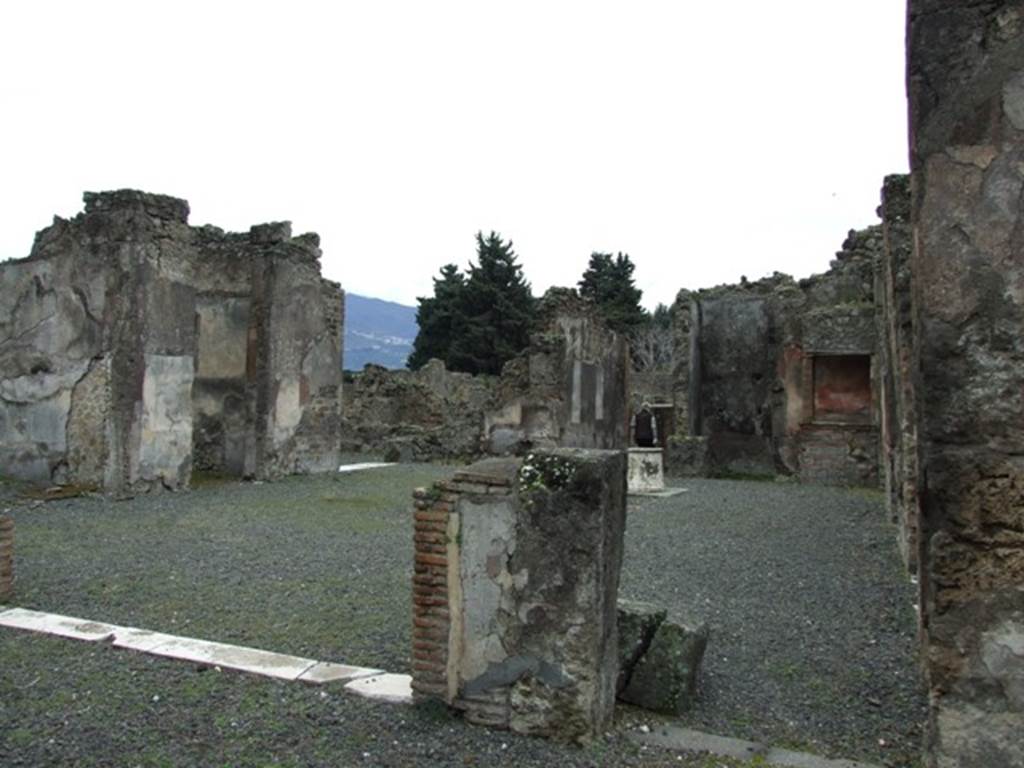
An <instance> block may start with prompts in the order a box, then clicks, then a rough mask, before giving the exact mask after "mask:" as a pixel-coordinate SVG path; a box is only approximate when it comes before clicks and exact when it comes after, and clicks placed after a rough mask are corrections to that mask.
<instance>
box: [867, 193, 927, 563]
mask: <svg viewBox="0 0 1024 768" xmlns="http://www.w3.org/2000/svg"><path fill="white" fill-rule="evenodd" d="M880 213H881V215H882V228H883V233H884V236H885V248H884V250H883V253H882V258H880V259H879V260H878V263H877V273H876V281H875V296H876V303H877V305H878V311H877V321H878V337H879V345H878V355H879V361H880V362H879V369H880V371H881V374H880V394H881V402H880V410H881V417H882V418H881V431H882V467H883V472H884V477H885V489H886V501H887V504H888V507H889V511H890V513H891V515H892V519H893V520H894V521H895V522H896V524H897V526H898V529H899V545H900V553H901V554H902V556H903V560H904V562H905V563H906V564H907V567H908V569H909V570H911V571H914V570H916V568H917V520H918V517H919V511H918V506H917V480H918V478H917V418H916V409H915V405H914V391H913V386H912V365H913V318H912V312H911V295H910V252H911V232H910V177H909V176H902V175H901V176H888V177H886V179H885V184H884V186H883V188H882V206H881V208H880Z"/></svg>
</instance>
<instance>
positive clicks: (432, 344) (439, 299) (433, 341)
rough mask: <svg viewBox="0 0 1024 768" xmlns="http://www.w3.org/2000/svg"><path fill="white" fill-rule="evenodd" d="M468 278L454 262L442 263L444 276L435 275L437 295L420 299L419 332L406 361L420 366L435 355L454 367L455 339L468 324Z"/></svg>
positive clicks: (410, 364)
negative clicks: (465, 300) (465, 302)
mask: <svg viewBox="0 0 1024 768" xmlns="http://www.w3.org/2000/svg"><path fill="white" fill-rule="evenodd" d="M465 289H466V278H465V276H464V275H463V274H462V273H461V272H460V271H459V268H458V267H456V266H455V265H454V264H445V265H444V266H443V267H441V277H440V278H437V277H435V278H434V295H433V297H422V296H421V297H420V298H418V299H417V301H418V302H419V307H418V308H417V310H416V323H417V324H418V325H419V333H417V334H416V340H415V341H414V342H413V345H412V352H411V353H410V354H409V360H408V362H407V363H406V365H407V366H408V367H409V368H411V369H413V370H416V369H418V368H422V367H423V366H424V365H425V364H426V363H427V361H429V360H430V359H431V358H432V357H436V358H437V359H439V360H443V361H444V363H445V365H446V366H448V367H451V359H450V357H451V348H452V341H453V340H454V338H455V335H456V334H457V333H460V332H461V330H462V328H463V327H464V326H465V322H464V319H463V317H462V314H461V312H462V305H463V295H462V294H463V292H464V291H465Z"/></svg>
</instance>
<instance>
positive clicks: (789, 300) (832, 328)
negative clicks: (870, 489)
mask: <svg viewBox="0 0 1024 768" xmlns="http://www.w3.org/2000/svg"><path fill="white" fill-rule="evenodd" d="M881 249H882V233H881V228H880V227H870V228H868V229H866V230H863V231H861V232H851V233H850V235H849V237H848V238H847V241H846V242H845V243H844V244H843V249H842V250H841V251H840V252H839V253H837V254H836V259H835V260H834V261H833V262H832V264H831V268H830V269H829V271H828V272H827V273H825V274H823V275H816V276H813V277H810V278H807V279H804V280H801V281H799V282H796V281H794V280H793V279H792V278H790V277H789V276H787V275H782V274H778V273H776V274H775V275H773V276H772V277H770V278H766V279H764V280H760V281H757V282H754V283H748V282H744V283H741V284H740V285H734V286H721V287H718V288H712V289H707V290H702V291H697V292H689V291H683V292H680V294H679V296H678V297H677V300H676V304H675V306H674V308H673V310H674V318H675V320H674V322H675V326H674V329H673V338H674V346H675V353H676V354H675V359H676V365H675V370H674V374H673V376H674V380H675V381H674V385H673V394H674V398H675V407H676V420H675V423H676V434H675V435H674V436H673V437H672V438H671V439H670V441H669V446H668V452H667V468H668V471H669V472H670V473H673V474H706V473H708V474H732V473H741V474H759V475H760V474H776V473H783V474H795V475H797V476H798V477H800V478H801V479H802V480H805V481H807V482H822V483H837V484H844V485H846V484H856V485H863V484H867V485H873V484H875V483H877V482H878V450H879V449H878V429H877V419H876V406H877V404H876V403H875V402H874V400H873V397H874V395H873V393H874V392H875V390H876V389H877V383H876V382H875V380H876V379H877V376H878V368H877V367H876V365H875V363H874V359H873V357H874V354H875V348H876V329H875V307H874V285H873V283H874V273H873V269H874V263H875V260H876V259H877V258H878V255H879V253H880V251H881Z"/></svg>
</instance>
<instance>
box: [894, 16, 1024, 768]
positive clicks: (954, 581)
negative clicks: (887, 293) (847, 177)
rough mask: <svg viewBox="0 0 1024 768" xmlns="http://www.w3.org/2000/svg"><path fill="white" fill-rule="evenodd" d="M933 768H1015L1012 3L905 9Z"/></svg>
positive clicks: (1017, 419) (1015, 45)
mask: <svg viewBox="0 0 1024 768" xmlns="http://www.w3.org/2000/svg"><path fill="white" fill-rule="evenodd" d="M909 9H910V12H909V22H910V29H909V34H908V45H909V64H908V84H909V87H908V91H909V96H910V129H911V130H910V133H911V169H912V174H913V177H912V178H913V181H912V210H911V222H912V226H913V242H914V250H913V256H912V275H913V278H912V279H913V289H912V290H913V299H914V309H913V311H914V317H913V321H914V324H913V328H914V345H915V348H914V354H915V355H916V356H917V365H916V366H915V371H914V378H915V380H914V384H915V390H916V404H917V410H918V420H919V429H918V452H919V459H920V465H919V470H918V482H919V486H920V506H921V530H920V543H921V547H920V563H919V572H920V584H921V609H922V614H921V621H922V630H923V637H924V660H925V669H926V672H927V678H928V683H929V686H930V691H931V696H930V702H931V716H930V726H929V750H928V759H929V765H932V766H943V767H944V766H964V767H966V766H970V767H974V766H978V767H979V768H980V766H995V765H1001V766H1002V765H1005V766H1010V765H1024V739H1022V738H1021V734H1022V733H1024V682H1022V681H1024V459H1022V456H1024V419H1022V417H1021V414H1022V413H1024V334H1022V329H1024V205H1022V199H1024V3H1021V2H970V3H965V2H960V1H959V0H911V2H910V6H909Z"/></svg>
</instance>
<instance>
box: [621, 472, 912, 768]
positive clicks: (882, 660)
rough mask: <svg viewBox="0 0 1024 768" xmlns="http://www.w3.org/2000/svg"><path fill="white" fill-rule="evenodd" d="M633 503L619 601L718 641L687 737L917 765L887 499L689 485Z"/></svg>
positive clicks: (903, 610)
mask: <svg viewBox="0 0 1024 768" xmlns="http://www.w3.org/2000/svg"><path fill="white" fill-rule="evenodd" d="M680 485H682V487H685V488H687V489H688V491H687V492H686V493H684V494H682V495H681V496H677V497H674V498H672V499H664V500H660V499H659V500H654V499H651V500H643V501H632V502H631V506H630V510H629V522H628V530H627V535H626V551H625V559H624V566H623V571H622V584H621V587H620V594H622V595H624V596H629V597H634V598H637V599H642V600H650V601H652V602H656V603H660V604H662V605H665V606H667V607H668V608H669V609H670V610H672V611H674V612H675V613H677V614H678V615H680V616H681V617H684V618H688V619H691V620H699V621H706V622H707V623H708V626H709V627H710V630H711V637H710V640H709V642H708V649H707V652H706V654H705V657H704V663H703V666H702V676H701V679H700V692H699V700H698V704H697V706H696V707H695V708H694V710H693V711H692V712H690V713H687V715H686V716H685V717H684V718H683V720H684V722H685V724H686V725H688V726H689V727H692V728H697V729H699V730H706V731H710V732H712V733H719V734H727V735H730V736H737V737H740V738H747V739H753V740H761V741H767V742H768V743H772V744H777V745H792V746H794V747H795V748H798V749H804V750H806V751H812V752H817V753H819V754H824V755H828V756H831V757H847V758H859V759H864V760H870V761H872V762H876V763H881V764H888V765H913V764H915V762H916V760H917V758H918V755H919V754H920V745H921V738H922V730H921V727H922V724H923V720H924V717H925V710H926V699H925V695H924V693H923V690H922V688H921V685H920V679H919V677H918V672H917V669H918V667H917V660H916V659H917V657H916V647H917V644H916V615H915V609H914V601H915V599H916V593H915V588H914V587H913V586H912V585H911V583H910V581H909V578H908V576H907V574H906V572H905V570H904V569H903V566H902V564H901V561H900V559H899V555H898V552H897V548H896V537H895V529H894V527H893V526H892V525H891V524H890V523H889V522H888V521H887V519H886V515H885V513H884V509H883V498H882V495H881V494H880V493H878V492H874V491H868V490H845V489H837V488H820V487H812V486H801V485H796V484H793V483H777V482H737V481H727V480H692V481H688V482H686V483H680Z"/></svg>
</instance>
